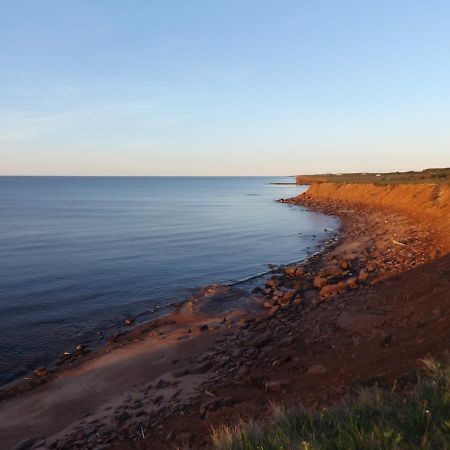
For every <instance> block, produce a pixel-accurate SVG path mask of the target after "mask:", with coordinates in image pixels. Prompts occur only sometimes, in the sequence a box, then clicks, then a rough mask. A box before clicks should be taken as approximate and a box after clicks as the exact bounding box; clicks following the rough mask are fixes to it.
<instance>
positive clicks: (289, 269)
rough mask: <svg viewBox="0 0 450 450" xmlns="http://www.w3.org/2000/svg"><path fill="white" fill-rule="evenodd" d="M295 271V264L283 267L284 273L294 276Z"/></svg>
mask: <svg viewBox="0 0 450 450" xmlns="http://www.w3.org/2000/svg"><path fill="white" fill-rule="evenodd" d="M296 271H297V267H296V266H286V267H285V268H284V273H285V274H286V275H290V276H294V275H295V272H296Z"/></svg>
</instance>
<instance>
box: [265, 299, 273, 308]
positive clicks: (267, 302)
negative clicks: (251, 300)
mask: <svg viewBox="0 0 450 450" xmlns="http://www.w3.org/2000/svg"><path fill="white" fill-rule="evenodd" d="M272 307H273V301H272V300H266V301H265V302H264V308H272Z"/></svg>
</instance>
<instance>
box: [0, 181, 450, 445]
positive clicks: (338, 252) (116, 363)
mask: <svg viewBox="0 0 450 450" xmlns="http://www.w3.org/2000/svg"><path fill="white" fill-rule="evenodd" d="M327 189H328V191H327ZM360 189H364V187H361V188H360ZM424 189H425V188H424ZM426 189H428V188H426ZM440 189H441V190H440V191H438V192H437V191H436V189H435V190H434V191H433V195H434V196H435V198H434V200H433V201H434V203H433V205H434V206H433V208H434V209H433V208H431V209H430V208H428V206H429V205H428V203H426V201H429V198H430V195H429V194H428V193H427V194H426V195H425V194H423V192H422V190H421V189H420V188H417V187H415V190H414V188H413V187H410V190H411V195H412V196H413V197H414V198H418V200H417V202H418V204H417V205H413V204H412V203H409V206H405V205H399V207H398V208H396V207H393V206H392V204H390V203H389V202H388V201H387V200H386V201H385V202H384V203H383V202H382V201H380V202H371V201H370V198H378V199H379V198H382V197H381V196H380V195H378V194H377V192H378V191H377V189H375V188H374V191H371V192H370V193H369V194H368V195H366V196H364V195H361V191H360V192H358V189H357V188H354V190H356V192H353V191H352V189H348V192H349V193H347V194H346V195H343V194H342V193H341V191H340V190H338V189H337V188H336V187H333V186H331V185H330V184H326V183H324V184H322V185H317V186H315V185H313V186H312V188H311V189H310V191H309V192H307V193H306V194H303V195H301V196H299V197H295V198H293V199H287V200H281V202H282V203H288V204H289V205H292V206H291V207H293V208H298V207H306V208H309V209H312V210H317V211H321V212H324V213H326V214H329V215H335V216H337V217H339V219H340V221H341V229H340V232H339V235H338V237H337V238H335V239H330V241H329V242H327V243H326V247H325V249H324V250H323V251H321V252H319V253H318V254H316V255H314V256H312V257H311V258H309V259H308V260H306V261H304V262H303V263H301V264H299V265H296V266H288V267H284V268H281V269H279V270H277V271H276V272H275V273H274V274H273V275H272V276H271V277H269V278H268V279H267V280H266V282H265V287H262V288H257V289H255V290H254V292H252V293H249V292H246V291H244V290H242V289H240V288H237V287H226V286H210V287H206V288H205V289H204V291H203V292H202V293H201V295H199V296H198V298H197V299H193V300H191V301H189V302H187V303H183V304H182V305H180V307H179V308H178V309H177V311H175V312H174V313H173V314H171V315H170V316H168V317H165V318H163V319H159V320H157V321H153V322H149V323H146V324H144V325H140V326H138V327H136V328H135V329H133V330H132V331H130V332H129V333H126V334H124V335H120V336H117V337H116V338H114V339H111V340H110V341H109V343H108V344H107V345H106V346H105V347H103V348H101V349H100V350H98V351H95V352H93V353H91V354H89V355H83V356H80V358H76V359H74V360H73V361H72V362H71V363H70V364H66V365H65V366H64V369H62V370H58V371H56V372H54V373H51V374H47V373H43V374H42V376H41V377H35V379H36V380H37V381H36V382H35V383H34V384H37V385H34V384H33V385H32V384H30V385H22V386H21V387H20V388H17V389H16V390H12V391H10V392H4V393H3V397H4V399H3V400H2V401H1V402H0V441H1V442H2V443H3V444H2V445H3V446H4V448H5V449H9V448H14V449H16V450H19V449H20V450H26V449H31V448H33V449H39V450H44V449H53V448H56V449H95V448H114V449H163V448H168V449H173V448H183V446H184V447H186V446H189V448H207V447H208V446H210V445H211V438H210V435H211V428H212V427H219V426H221V425H223V424H234V423H238V421H239V420H241V419H247V418H264V417H265V416H267V415H269V414H270V411H271V407H270V404H271V402H281V403H292V404H302V405H305V406H311V407H316V408H317V407H321V406H326V405H330V404H332V403H334V402H336V401H338V400H339V399H340V398H342V397H345V396H346V395H347V394H348V393H350V392H351V391H352V387H353V386H354V385H355V383H364V380H369V379H372V380H373V379H377V380H378V382H380V383H383V384H385V385H387V386H392V385H394V384H399V385H401V384H407V383H408V382H409V381H408V380H409V378H408V377H411V376H412V374H413V373H414V371H415V370H416V369H417V361H418V360H419V359H421V358H424V357H426V356H428V355H432V356H436V357H439V356H442V355H443V354H444V353H445V352H446V351H448V349H449V343H450V315H449V313H448V311H449V306H450V295H449V292H450V289H449V287H450V286H449V285H450V275H449V273H450V272H449V270H450V255H448V251H449V248H450V247H449V242H448V241H447V239H446V231H448V229H449V228H448V225H449V223H448V203H446V201H447V200H446V199H447V198H448V186H446V185H445V186H442V187H441V188H440ZM338 192H339V194H338ZM374 192H375V193H376V194H377V196H376V197H373V193H374ZM421 192H422V194H423V198H422V197H421V195H422V194H420V193H421ZM427 192H428V191H427ZM392 195H394V196H395V193H394V194H392ZM425 196H426V199H427V200H426V201H425V200H424V199H425ZM356 199H358V201H357V200H356ZM368 199H369V200H368ZM436 199H438V200H436ZM439 199H441V203H440V204H437V203H436V202H439ZM420 201H422V205H423V208H421V211H417V209H418V208H420V206H418V205H419V204H420V203H419V202H420ZM280 207H282V206H280ZM284 207H288V206H284ZM408 208H409V209H408ZM433 218H437V219H439V220H433ZM447 237H448V235H447ZM8 397H9V398H8ZM2 448H3V447H2Z"/></svg>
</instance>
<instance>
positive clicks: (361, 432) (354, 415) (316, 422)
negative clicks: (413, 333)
mask: <svg viewBox="0 0 450 450" xmlns="http://www.w3.org/2000/svg"><path fill="white" fill-rule="evenodd" d="M424 364H425V366H426V369H427V373H426V375H425V376H424V377H423V378H422V379H420V380H419V381H418V383H417V384H416V385H415V387H414V389H413V390H412V392H409V393H407V394H406V393H404V392H397V390H395V389H394V390H390V391H388V390H385V389H381V388H379V387H374V388H371V389H362V390H360V392H359V394H358V395H356V396H354V397H352V398H351V399H350V400H348V401H347V402H345V403H343V404H342V405H339V406H336V407H333V408H330V409H327V410H324V411H320V412H312V411H308V410H305V409H303V410H297V411H292V410H291V411H289V410H286V409H283V408H280V407H276V408H274V413H273V416H272V418H271V420H269V421H266V422H261V423H258V422H252V423H247V424H241V425H240V426H237V427H223V428H221V429H218V430H213V435H212V438H213V442H214V448H215V449H216V450H294V449H298V450H353V449H355V450H356V449H374V450H375V449H376V450H385V449H386V450H393V449H396V450H403V449H405V450H410V449H422V450H424V449H430V450H431V449H433V450H434V449H436V450H438V449H439V450H446V449H447V450H448V449H450V364H445V365H441V364H439V363H437V362H435V361H426V362H425V363H424Z"/></svg>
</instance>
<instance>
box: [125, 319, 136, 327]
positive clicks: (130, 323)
mask: <svg viewBox="0 0 450 450" xmlns="http://www.w3.org/2000/svg"><path fill="white" fill-rule="evenodd" d="M133 323H134V319H133V318H129V319H125V322H124V324H125V325H128V326H129V325H133Z"/></svg>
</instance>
